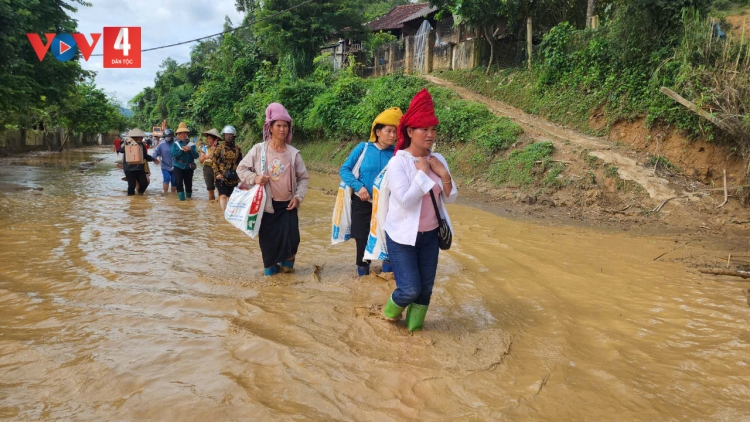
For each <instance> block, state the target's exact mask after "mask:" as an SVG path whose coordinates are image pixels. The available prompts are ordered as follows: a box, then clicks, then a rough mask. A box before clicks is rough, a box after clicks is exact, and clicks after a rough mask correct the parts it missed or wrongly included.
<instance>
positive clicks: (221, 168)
mask: <svg viewBox="0 0 750 422" xmlns="http://www.w3.org/2000/svg"><path fill="white" fill-rule="evenodd" d="M211 158H213V163H212V164H211V167H213V169H214V177H216V176H218V175H221V176H222V177H224V174H225V173H226V172H227V170H235V171H236V170H237V166H238V165H239V164H240V161H241V160H242V149H240V147H239V146H237V144H234V145H232V146H231V147H230V146H229V145H227V144H226V142H222V143H221V144H219V146H218V147H216V149H215V150H214V153H213V157H211ZM221 183H223V184H224V185H226V186H236V185H238V184H239V183H240V181H239V179H237V180H222V182H221Z"/></svg>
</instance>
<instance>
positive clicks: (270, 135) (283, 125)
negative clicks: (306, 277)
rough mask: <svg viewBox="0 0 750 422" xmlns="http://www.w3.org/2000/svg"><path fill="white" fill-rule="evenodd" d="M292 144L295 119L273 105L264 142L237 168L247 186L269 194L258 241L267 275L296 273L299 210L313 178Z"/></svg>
mask: <svg viewBox="0 0 750 422" xmlns="http://www.w3.org/2000/svg"><path fill="white" fill-rule="evenodd" d="M291 141H292V118H291V117H290V116H289V113H288V112H287V111H286V109H285V108H284V106H282V105H281V104H279V103H271V104H269V105H268V107H267V108H266V123H265V124H264V125H263V142H262V143H259V144H255V145H254V146H253V147H252V148H251V149H250V152H248V153H247V155H246V156H245V158H243V159H242V161H241V162H240V165H239V166H238V167H237V175H238V176H239V177H240V180H241V181H242V183H243V184H244V185H245V186H247V187H252V186H254V185H255V184H258V185H261V186H263V187H264V189H265V191H266V198H267V199H266V208H265V209H264V212H263V219H262V220H261V221H262V223H261V225H260V232H259V233H258V240H259V243H260V251H261V253H262V254H263V267H264V273H265V275H267V276H272V275H274V274H276V273H278V272H279V270H281V271H282V272H292V271H294V260H295V257H296V255H297V248H298V247H299V242H300V235H299V217H298V214H297V210H298V209H299V206H300V204H301V203H302V200H303V199H305V194H306V193H307V185H308V182H309V176H308V175H307V169H306V168H305V163H304V161H302V157H301V156H300V153H299V150H297V149H296V148H294V147H293V146H291V145H290V143H291Z"/></svg>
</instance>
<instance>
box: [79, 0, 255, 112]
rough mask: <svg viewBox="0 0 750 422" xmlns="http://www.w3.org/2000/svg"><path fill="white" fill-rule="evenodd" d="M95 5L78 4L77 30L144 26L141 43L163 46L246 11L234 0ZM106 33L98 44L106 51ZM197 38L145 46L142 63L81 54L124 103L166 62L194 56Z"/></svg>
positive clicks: (111, 0)
mask: <svg viewBox="0 0 750 422" xmlns="http://www.w3.org/2000/svg"><path fill="white" fill-rule="evenodd" d="M91 2H92V3H93V6H92V7H81V6H79V8H78V12H76V13H74V14H73V17H74V18H75V19H76V20H78V32H81V33H84V34H86V38H87V39H88V40H89V41H91V37H90V36H89V34H90V33H92V32H93V33H102V28H103V27H105V26H140V27H141V34H142V35H141V48H143V49H146V48H151V47H158V46H161V45H165V44H172V43H176V42H180V41H186V40H189V39H193V38H199V37H202V36H205V35H210V34H215V33H217V32H221V31H222V29H223V26H224V17H225V16H229V18H230V19H231V20H232V24H233V26H237V25H239V24H240V23H241V20H242V15H241V14H240V13H238V12H237V11H236V10H235V8H234V0H216V1H213V0H129V1H122V0H91ZM103 39H104V38H103V37H102V38H101V39H99V42H98V43H97V45H96V48H95V49H94V54H102V44H103V43H102V41H103ZM194 45H195V43H191V44H185V45H180V46H177V47H170V48H166V49H163V50H156V51H150V52H145V53H143V54H142V55H141V68H140V69H104V68H103V66H102V57H101V56H92V57H89V60H88V62H87V61H84V60H83V59H81V65H82V66H83V68H84V69H87V70H93V71H95V72H96V73H97V75H96V84H97V85H98V86H99V87H100V88H103V89H104V90H105V91H107V92H112V93H115V94H116V96H117V98H118V99H119V100H120V101H121V102H122V105H123V106H125V107H127V102H128V101H129V100H130V99H131V98H133V97H134V96H135V95H136V94H138V93H139V92H140V91H141V90H143V88H145V87H147V86H154V78H155V77H156V72H157V71H158V70H159V65H160V64H161V62H162V61H163V60H164V59H165V58H167V57H172V58H173V59H175V60H177V62H178V63H185V62H187V61H188V60H190V49H191V48H192V46H194Z"/></svg>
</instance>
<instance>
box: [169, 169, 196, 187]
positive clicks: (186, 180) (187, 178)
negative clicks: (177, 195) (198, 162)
mask: <svg viewBox="0 0 750 422" xmlns="http://www.w3.org/2000/svg"><path fill="white" fill-rule="evenodd" d="M172 172H173V173H174V181H175V185H177V192H190V193H192V192H193V172H194V170H190V169H181V168H179V167H177V166H175V168H174V170H173V171H172Z"/></svg>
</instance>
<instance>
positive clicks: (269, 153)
mask: <svg viewBox="0 0 750 422" xmlns="http://www.w3.org/2000/svg"><path fill="white" fill-rule="evenodd" d="M266 157H267V160H268V161H267V164H266V165H267V166H268V168H267V169H266V173H267V174H268V176H269V178H270V179H271V180H269V181H268V183H269V184H270V185H271V198H273V200H274V201H291V200H292V197H293V193H292V175H293V174H294V169H290V168H289V167H291V165H292V155H291V153H290V151H289V149H286V150H284V152H276V151H274V150H273V148H268V149H267V150H266Z"/></svg>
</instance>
